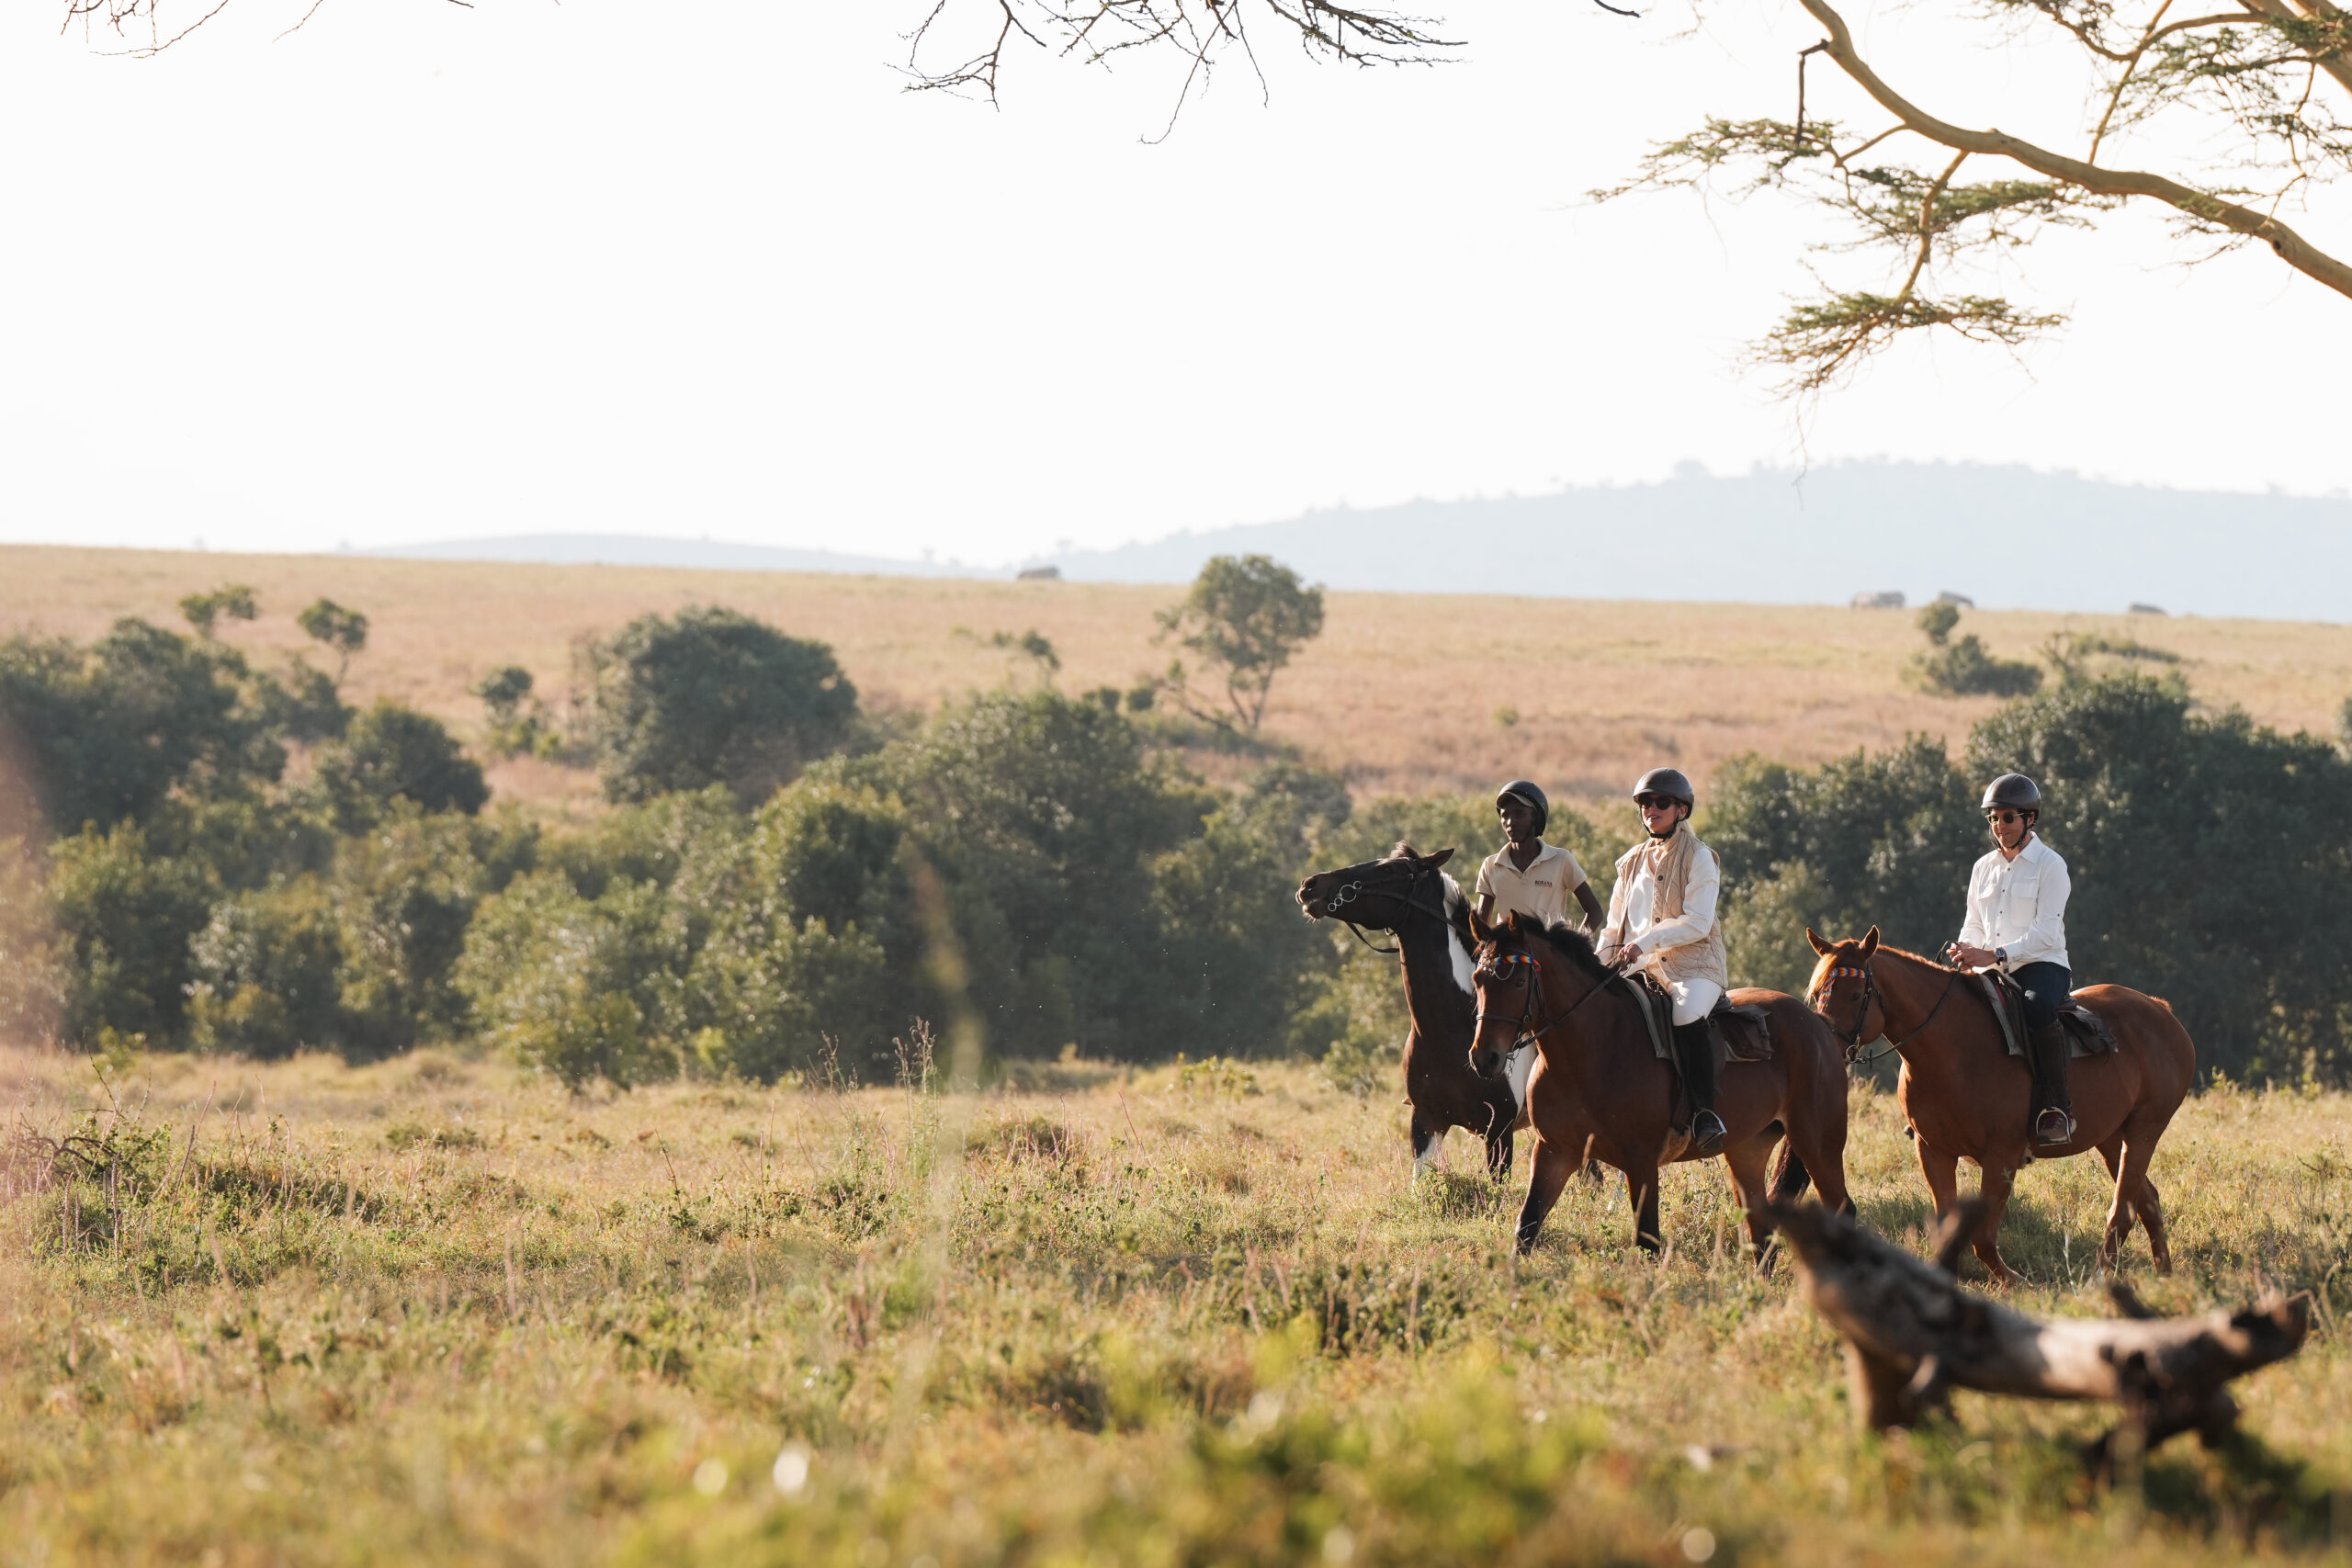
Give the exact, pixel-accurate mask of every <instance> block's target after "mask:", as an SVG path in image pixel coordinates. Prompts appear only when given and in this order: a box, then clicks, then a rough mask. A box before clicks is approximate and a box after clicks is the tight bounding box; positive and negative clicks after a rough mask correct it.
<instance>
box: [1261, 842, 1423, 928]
mask: <svg viewBox="0 0 2352 1568" xmlns="http://www.w3.org/2000/svg"><path fill="white" fill-rule="evenodd" d="M1451 859H1453V851H1452V850H1440V851H1438V852H1437V853H1435V854H1433V855H1425V854H1420V853H1418V852H1415V850H1414V849H1413V846H1412V845H1410V844H1399V845H1397V847H1396V848H1395V849H1393V850H1391V851H1389V852H1388V853H1386V854H1385V855H1383V856H1382V857H1381V858H1380V859H1378V860H1368V861H1363V862H1361V863H1358V864H1355V865H1343V866H1341V867H1340V869H1339V870H1337V871H1318V872H1317V873H1316V874H1314V875H1312V876H1310V877H1308V878H1307V879H1306V881H1304V882H1302V883H1300V884H1299V885H1298V907H1299V909H1300V911H1301V912H1302V913H1304V914H1305V915H1306V918H1307V919H1310V920H1320V919H1334V920H1345V921H1347V922H1348V923H1349V924H1351V925H1358V926H1370V927H1371V928H1372V929H1373V930H1374V931H1395V930H1397V928H1398V927H1399V926H1401V925H1403V924H1404V923H1405V911H1406V910H1407V909H1408V908H1412V906H1413V904H1414V903H1415V901H1416V900H1417V899H1418V900H1419V902H1422V903H1425V904H1429V905H1432V906H1436V907H1439V908H1442V907H1443V904H1444V899H1443V897H1442V896H1440V895H1437V894H1426V895H1425V894H1422V893H1421V892H1420V891H1419V890H1420V889H1422V888H1424V887H1427V886H1431V885H1433V884H1435V883H1436V881H1437V880H1438V874H1439V873H1438V868H1439V867H1440V866H1442V865H1443V864H1444V863H1446V862H1447V861H1449V860H1451Z"/></svg>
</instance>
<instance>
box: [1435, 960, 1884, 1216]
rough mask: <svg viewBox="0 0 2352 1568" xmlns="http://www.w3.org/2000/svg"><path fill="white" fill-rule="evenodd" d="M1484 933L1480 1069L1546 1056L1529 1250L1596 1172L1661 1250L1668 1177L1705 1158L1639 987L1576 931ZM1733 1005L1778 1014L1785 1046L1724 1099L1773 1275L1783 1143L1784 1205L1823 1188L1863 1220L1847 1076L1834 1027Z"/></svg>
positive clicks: (1734, 1161) (1786, 1002)
mask: <svg viewBox="0 0 2352 1568" xmlns="http://www.w3.org/2000/svg"><path fill="white" fill-rule="evenodd" d="M1471 930H1472V933H1473V934H1474V935H1476V937H1477V938H1478V939H1479V942H1480V945H1479V949H1478V962H1477V965H1476V971H1475V978H1476V987H1477V991H1478V1029H1477V1036H1476V1044H1475V1046H1474V1047H1473V1050H1472V1056H1471V1061H1472V1065H1473V1066H1476V1068H1477V1069H1478V1070H1479V1071H1480V1072H1482V1073H1484V1072H1492V1071H1493V1070H1494V1069H1495V1068H1496V1066H1498V1064H1499V1063H1500V1061H1501V1060H1502V1056H1503V1054H1504V1053H1506V1052H1508V1051H1509V1050H1510V1049H1511V1047H1512V1045H1513V1044H1514V1043H1517V1042H1519V1041H1521V1040H1522V1039H1525V1038H1526V1037H1528V1036H1531V1035H1532V1036H1533V1037H1534V1040H1535V1043H1536V1045H1537V1046H1538V1047H1539V1048H1540V1049H1541V1051H1542V1053H1543V1060H1542V1061H1541V1062H1539V1063H1538V1064H1537V1065H1536V1068H1535V1071H1534V1073H1533V1075H1532V1077H1531V1079H1530V1081H1529V1083H1528V1086H1527V1113H1528V1118H1529V1120H1530V1121H1531V1122H1532V1123H1533V1124H1534V1127H1535V1160H1534V1164H1535V1171H1534V1175H1533V1176H1532V1178H1531V1179H1530V1180H1529V1182H1528V1184H1527V1201H1526V1203H1525V1204H1524V1205H1523V1206H1522V1207H1521V1209H1520V1212H1519V1248H1520V1250H1521V1252H1524V1251H1526V1250H1527V1249H1528V1248H1529V1247H1532V1246H1534V1244H1535V1236H1536V1233H1537V1232H1538V1231H1540V1230H1541V1229H1542V1228H1543V1225H1544V1216H1545V1215H1546V1214H1549V1213H1551V1212H1552V1205H1553V1204H1555V1203H1556V1202H1558V1201H1559V1199H1560V1190H1561V1189H1562V1188H1563V1187H1565V1186H1566V1185H1567V1180H1568V1178H1569V1176H1570V1175H1572V1174H1573V1173H1574V1172H1575V1171H1576V1170H1577V1168H1578V1167H1579V1166H1581V1165H1583V1164H1584V1163H1585V1162H1586V1161H1587V1160H1588V1159H1595V1160H1600V1162H1602V1163H1603V1164H1606V1165H1611V1166H1614V1167H1616V1168H1618V1169H1619V1170H1621V1171H1623V1172H1624V1173H1625V1191H1626V1195H1627V1196H1628V1197H1629V1198H1630V1199H1631V1200H1632V1201H1633V1207H1634V1215H1635V1219H1634V1241H1635V1242H1637V1243H1639V1244H1640V1245H1641V1246H1642V1247H1644V1248H1645V1249H1647V1250H1649V1251H1653V1252H1654V1251H1656V1250H1657V1248H1658V1247H1659V1244H1660V1237H1661V1235H1662V1233H1661V1232H1660V1230H1659V1227H1658V1215H1657V1173H1658V1168H1659V1166H1661V1165H1664V1164H1668V1163H1672V1162H1675V1161H1679V1160H1687V1159H1694V1158H1698V1157H1701V1156H1697V1155H1695V1154H1694V1153H1693V1152H1692V1151H1691V1142H1690V1138H1689V1135H1688V1134H1686V1133H1678V1132H1676V1131H1674V1130H1673V1128H1672V1126H1671V1125H1670V1122H1671V1118H1672V1115H1673V1111H1674V1101H1675V1099H1676V1089H1675V1080H1674V1075H1673V1072H1672V1070H1671V1069H1670V1068H1669V1067H1668V1065H1667V1064H1666V1063H1664V1062H1661V1061H1659V1060H1658V1059H1657V1053H1656V1051H1655V1050H1654V1049H1653V1048H1652V1046H1651V1043H1650V1032H1649V1028H1648V1026H1647V1025H1646V1024H1645V1023H1644V1022H1643V1021H1642V1013H1641V1004H1640V1003H1639V1002H1638V1001H1637V1000H1635V999H1634V995H1633V991H1632V986H1633V984H1634V982H1632V981H1630V980H1628V979H1626V978H1625V977H1624V976H1622V975H1620V974H1619V973H1618V972H1617V971H1616V970H1614V969H1612V968H1611V967H1610V966H1609V965H1608V964H1603V963H1602V962H1601V961H1600V955H1599V954H1597V953H1594V952H1593V948H1592V943H1591V942H1589V941H1587V940H1586V939H1585V938H1584V936H1583V935H1582V934H1581V933H1579V932H1577V931H1571V930H1569V929H1568V928H1567V927H1566V926H1551V927H1548V928H1547V927H1544V926H1543V925H1540V924H1538V923H1537V922H1535V921H1533V920H1529V919H1522V918H1521V916H1519V915H1517V914H1512V915H1510V917H1508V918H1507V919H1504V920H1503V921H1502V922H1501V923H1500V924H1499V925H1498V926H1494V927H1487V926H1484V925H1482V924H1481V923H1480V922H1479V921H1477V920H1476V918H1475V917H1474V918H1473V919H1472V921H1471ZM1731 995H1732V999H1733V1000H1734V1001H1736V1002H1742V1003H1755V1004H1758V1005H1760V1006H1761V1007H1762V1008H1763V1009H1764V1010H1765V1013H1766V1016H1767V1018H1768V1020H1769V1030H1770V1036H1771V1043H1772V1055H1771V1058H1770V1060H1769V1061H1762V1062H1733V1063H1729V1064H1727V1065H1726V1066H1724V1070H1723V1073H1722V1075H1721V1082H1720V1085H1719V1088H1718V1092H1717V1094H1716V1098H1715V1109H1716V1111H1717V1113H1718V1114H1720V1115H1721V1116H1722V1117H1723V1119H1724V1129H1725V1131H1726V1134H1727V1135H1726V1136H1725V1138H1724V1148H1723V1158H1724V1165H1725V1166H1726V1167H1728V1168H1729V1169H1730V1172H1731V1183H1732V1191H1733V1193H1734V1195H1735V1196H1736V1197H1737V1198H1738V1200H1739V1202H1740V1206H1741V1207H1742V1208H1744V1209H1746V1210H1747V1235H1748V1240H1749V1241H1750V1242H1751V1243H1752V1244H1753V1245H1754V1247H1755V1248H1756V1257H1757V1261H1758V1263H1764V1262H1766V1261H1767V1260H1768V1259H1769V1258H1770V1250H1771V1233H1772V1227H1771V1224H1770V1221H1769V1220H1768V1219H1766V1217H1765V1214H1764V1200H1765V1196H1766V1193H1765V1174H1764V1172H1765V1164H1766V1161H1767V1160H1768V1159H1769V1158H1770V1155H1771V1153H1772V1146H1773V1145H1775V1144H1777V1143H1779V1142H1780V1141H1781V1136H1782V1134H1783V1133H1785V1134H1786V1135H1787V1138H1788V1150H1787V1153H1786V1154H1785V1155H1784V1156H1783V1157H1782V1159H1781V1169H1780V1173H1779V1175H1778V1177H1777V1178H1776V1179H1774V1180H1773V1182H1772V1184H1771V1194H1770V1195H1771V1197H1772V1199H1773V1200H1774V1201H1779V1202H1783V1203H1787V1202H1793V1201H1796V1199H1797V1198H1798V1197H1800V1196H1802V1195H1803V1193H1804V1190H1805V1185H1806V1183H1807V1181H1808V1180H1810V1181H1811V1182H1813V1183H1814V1184H1815V1185H1817V1186H1818V1187H1819V1188H1820V1190H1821V1198H1822V1201H1823V1202H1825V1203H1826V1204H1827V1205H1828V1206H1829V1207H1830V1208H1832V1209H1835V1210H1838V1211H1840V1212H1845V1211H1849V1210H1850V1209H1851V1207H1852V1203H1851V1201H1850V1200H1849V1198H1848V1197H1847V1195H1846V1064H1845V1063H1844V1062H1843V1061H1842V1060H1841V1059H1840V1058H1839V1055H1838V1043H1837V1041H1836V1040H1835V1039H1833V1038H1832V1037H1831V1035H1830V1032H1829V1030H1828V1029H1827V1027H1826V1026H1825V1025H1824V1024H1823V1022H1822V1021H1821V1020H1820V1019H1819V1018H1817V1017H1816V1016H1815V1014H1814V1013H1813V1011H1812V1010H1810V1009H1808V1008H1807V1007H1806V1006H1805V1005H1804V1003H1803V1002H1801V1001H1799V1000H1797V999H1796V998H1794V997H1791V996H1785V995H1783V994H1781V992H1779V991H1760V990H1737V991H1734V992H1732V993H1731Z"/></svg>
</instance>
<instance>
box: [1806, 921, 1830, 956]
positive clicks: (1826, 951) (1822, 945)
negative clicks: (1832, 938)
mask: <svg viewBox="0 0 2352 1568" xmlns="http://www.w3.org/2000/svg"><path fill="white" fill-rule="evenodd" d="M1804 939H1805V941H1807V942H1811V943H1812V944H1813V951H1814V952H1815V953H1819V954H1820V955H1821V956H1822V957H1824V958H1826V957H1828V956H1829V955H1830V954H1831V953H1835V952H1837V951H1838V950H1837V949H1836V948H1834V947H1832V946H1830V945H1829V944H1828V943H1827V942H1824V941H1822V940H1821V939H1820V938H1819V937H1817V936H1815V935H1814V934H1813V928H1812V927H1811V926H1807V927H1805V928H1804Z"/></svg>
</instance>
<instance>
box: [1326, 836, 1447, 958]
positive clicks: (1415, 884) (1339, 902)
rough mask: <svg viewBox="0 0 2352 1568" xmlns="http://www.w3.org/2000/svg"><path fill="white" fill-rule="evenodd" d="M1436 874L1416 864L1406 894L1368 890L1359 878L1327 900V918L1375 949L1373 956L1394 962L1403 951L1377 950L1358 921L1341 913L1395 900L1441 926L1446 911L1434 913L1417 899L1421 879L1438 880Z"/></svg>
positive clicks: (1422, 863) (1426, 865)
mask: <svg viewBox="0 0 2352 1568" xmlns="http://www.w3.org/2000/svg"><path fill="white" fill-rule="evenodd" d="M1376 864H1380V865H1389V864H1393V862H1390V861H1380V862H1376ZM1436 874H1437V869H1436V868H1435V867H1434V866H1432V865H1430V864H1429V863H1427V862H1426V861H1419V860H1417V861H1415V862H1414V863H1413V874H1412V875H1411V876H1410V877H1409V878H1408V879H1407V881H1406V883H1405V890H1404V891H1403V892H1401V893H1399V892H1398V891H1397V889H1396V888H1394V887H1366V886H1364V884H1363V877H1361V876H1359V877H1358V878H1356V879H1355V880H1354V881H1353V882H1343V883H1341V884H1340V886H1339V888H1338V889H1337V890H1336V891H1334V892H1333V893H1332V895H1331V896H1330V897H1329V898H1326V899H1325V900H1324V901H1323V912H1324V913H1325V914H1326V915H1329V917H1330V918H1331V919H1335V920H1337V921H1339V922H1340V924H1341V925H1343V926H1345V927H1347V928H1348V930H1350V931H1353V932H1355V937H1356V940H1357V941H1358V942H1363V944H1364V946H1366V947H1368V948H1371V949H1372V951H1373V952H1374V953H1387V954H1388V955H1389V956H1390V957H1392V958H1393V957H1395V956H1396V955H1397V953H1400V952H1402V951H1403V950H1402V949H1401V948H1395V947H1374V945H1373V942H1372V940H1371V939H1370V938H1369V937H1367V936H1365V935H1364V934H1363V928H1362V927H1360V926H1358V925H1357V924H1356V923H1355V921H1353V920H1351V919H1348V918H1347V916H1345V915H1343V914H1341V913H1340V910H1341V909H1343V908H1346V907H1347V906H1349V905H1350V904H1352V903H1354V902H1355V901H1356V900H1357V899H1359V898H1371V897H1383V898H1394V899H1396V900H1397V902H1398V903H1400V904H1403V905H1404V906H1405V907H1406V908H1408V909H1419V910H1420V911H1421V913H1423V914H1425V915H1433V916H1435V917H1436V918H1437V919H1438V920H1439V921H1440V922H1442V921H1443V920H1444V919H1445V911H1444V910H1443V909H1432V908H1430V907H1429V906H1428V905H1427V904H1424V903H1422V902H1421V901H1420V900H1419V898H1417V897H1414V895H1416V894H1418V893H1419V892H1420V890H1421V879H1422V878H1423V877H1426V876H1434V875H1436Z"/></svg>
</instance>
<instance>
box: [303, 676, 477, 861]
mask: <svg viewBox="0 0 2352 1568" xmlns="http://www.w3.org/2000/svg"><path fill="white" fill-rule="evenodd" d="M319 782H320V783H321V784H322V786H323V787H324V788H325V790H326V792H327V795H328V797H329V798H330V799H331V800H332V801H333V802H334V811H335V816H336V818H337V820H338V821H339V822H340V823H341V824H342V825H343V827H344V829H345V830H346V831H357V830H359V829H364V828H365V827H367V826H368V824H369V823H371V822H373V821H374V820H375V819H376V818H378V817H379V816H380V815H382V813H384V812H385V811H386V810H389V809H390V807H391V805H392V803H393V802H394V801H396V800H408V801H413V802H414V803H415V805H416V806H417V807H418V808H419V809H421V810H424V811H428V812H442V811H457V812H462V813H464V814H465V815H467V816H469V817H470V816H472V815H474V814H475V813H476V812H479V811H480V810H481V808H482V806H483V803H485V802H486V801H488V800H489V799H490V786H489V784H486V783H485V782H483V779H482V776H481V763H479V762H476V761H474V760H473V759H472V758H470V757H468V756H467V755H466V754H465V752H464V751H462V750H459V749H458V742H457V739H456V738H455V737H453V736H452V735H450V733H449V731H448V729H447V728H446V727H445V726H444V725H443V724H442V723H441V721H440V720H439V719H437V718H435V717H433V716H430V715H427V714H421V713H419V712H417V711H416V710H415V709H414V708H409V707H402V706H401V705H400V704H398V703H395V702H392V701H390V700H389V699H383V700H379V702H378V703H377V704H376V705H375V706H373V707H371V708H368V709H367V710H366V711H365V712H363V713H361V714H359V715H358V716H356V717H355V718H354V719H353V720H352V721H351V728H350V729H349V731H348V733H346V734H345V737H344V739H343V743H342V744H341V745H339V746H335V747H333V748H331V749H330V750H328V751H327V752H326V754H325V755H324V756H322V757H321V758H320V760H319Z"/></svg>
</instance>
